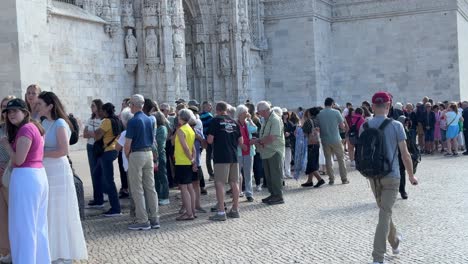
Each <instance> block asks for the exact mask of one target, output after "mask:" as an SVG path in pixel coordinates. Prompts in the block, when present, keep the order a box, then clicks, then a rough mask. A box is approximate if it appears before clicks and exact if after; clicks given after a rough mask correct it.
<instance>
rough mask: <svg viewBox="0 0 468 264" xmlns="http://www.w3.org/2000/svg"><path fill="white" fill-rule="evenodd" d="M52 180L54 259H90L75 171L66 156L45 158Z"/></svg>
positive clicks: (51, 222) (50, 212)
mask: <svg viewBox="0 0 468 264" xmlns="http://www.w3.org/2000/svg"><path fill="white" fill-rule="evenodd" d="M43 163H44V167H45V169H46V173H47V178H48V180H49V210H48V214H47V216H48V222H49V247H50V257H51V260H52V261H54V260H57V259H73V260H81V259H87V258H88V250H87V249H86V241H85V239H84V234H83V228H82V226H81V220H80V213H79V208H78V198H77V197H76V189H75V184H74V181H73V172H72V170H71V167H70V163H69V162H68V159H67V157H65V156H64V157H61V158H44V162H43Z"/></svg>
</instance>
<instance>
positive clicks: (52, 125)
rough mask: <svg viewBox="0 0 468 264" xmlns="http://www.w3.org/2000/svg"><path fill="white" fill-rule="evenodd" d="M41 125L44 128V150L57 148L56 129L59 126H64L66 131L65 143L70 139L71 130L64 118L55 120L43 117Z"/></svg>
mask: <svg viewBox="0 0 468 264" xmlns="http://www.w3.org/2000/svg"><path fill="white" fill-rule="evenodd" d="M42 126H43V127H44V130H45V135H44V141H45V142H44V150H45V151H54V150H57V145H58V144H57V130H58V129H59V128H60V127H64V128H65V130H66V131H67V144H68V141H69V140H70V136H71V130H70V127H69V126H68V124H67V122H66V121H65V120H63V119H62V118H59V119H57V120H47V119H44V121H42Z"/></svg>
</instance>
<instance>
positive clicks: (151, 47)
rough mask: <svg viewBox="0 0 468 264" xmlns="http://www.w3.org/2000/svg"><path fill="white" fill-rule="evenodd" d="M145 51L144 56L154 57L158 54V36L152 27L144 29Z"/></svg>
mask: <svg viewBox="0 0 468 264" xmlns="http://www.w3.org/2000/svg"><path fill="white" fill-rule="evenodd" d="M145 53H146V58H156V57H157V56H158V37H157V36H156V33H155V32H154V29H153V28H147V29H146V38H145Z"/></svg>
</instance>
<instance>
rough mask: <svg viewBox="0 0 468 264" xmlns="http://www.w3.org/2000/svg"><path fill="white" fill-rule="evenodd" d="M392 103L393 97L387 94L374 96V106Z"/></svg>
mask: <svg viewBox="0 0 468 264" xmlns="http://www.w3.org/2000/svg"><path fill="white" fill-rule="evenodd" d="M391 101H392V96H391V95H390V94H389V93H387V92H376V93H375V94H374V96H372V103H373V104H384V103H388V102H391Z"/></svg>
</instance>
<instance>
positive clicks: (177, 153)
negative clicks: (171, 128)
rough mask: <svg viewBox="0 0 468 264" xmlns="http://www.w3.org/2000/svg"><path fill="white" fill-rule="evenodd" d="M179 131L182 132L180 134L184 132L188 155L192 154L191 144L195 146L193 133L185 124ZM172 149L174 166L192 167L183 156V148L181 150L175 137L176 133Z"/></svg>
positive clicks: (188, 160) (177, 137)
mask: <svg viewBox="0 0 468 264" xmlns="http://www.w3.org/2000/svg"><path fill="white" fill-rule="evenodd" d="M179 129H180V130H182V132H184V134H185V141H186V142H187V146H188V148H189V150H190V154H192V151H193V144H195V131H193V129H192V128H191V127H190V125H189V124H185V125H183V126H181V127H180V128H179ZM174 147H175V148H174V157H175V165H192V161H191V160H190V159H189V158H187V156H186V155H185V152H184V148H182V145H181V144H180V140H179V136H178V135H177V133H176V138H175V146H174Z"/></svg>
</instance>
